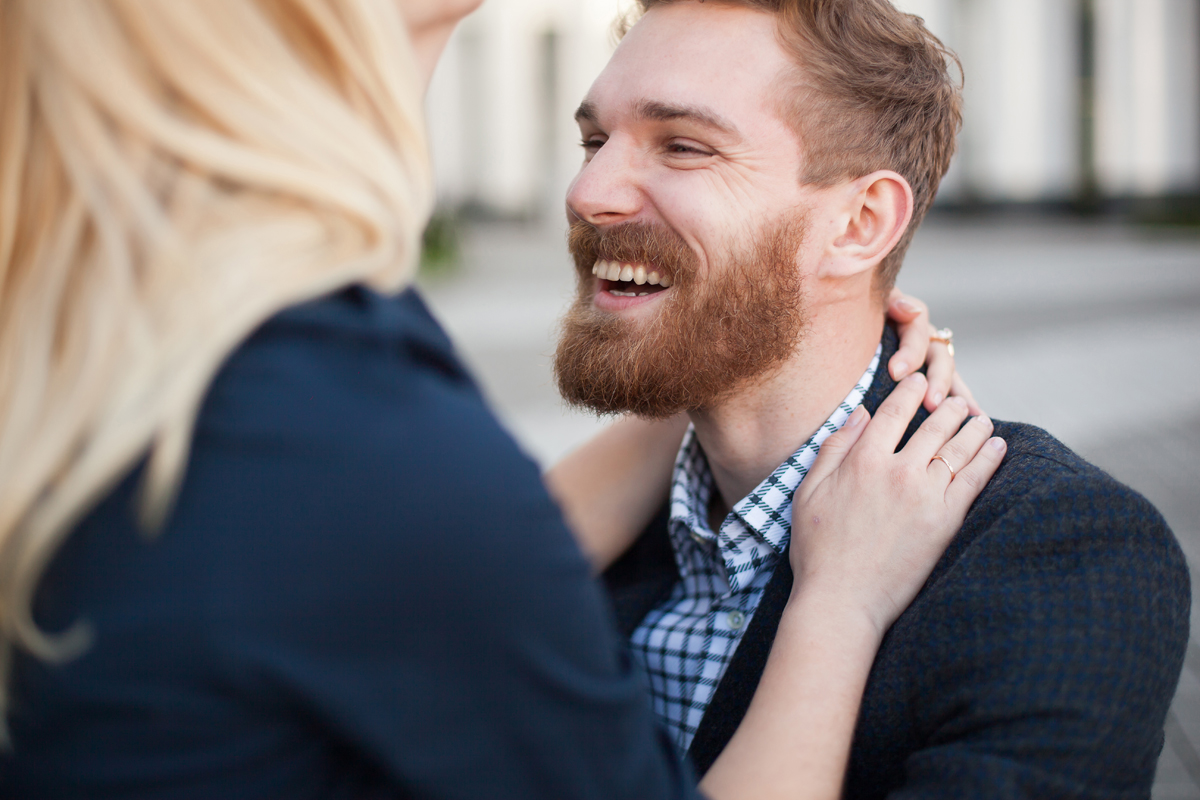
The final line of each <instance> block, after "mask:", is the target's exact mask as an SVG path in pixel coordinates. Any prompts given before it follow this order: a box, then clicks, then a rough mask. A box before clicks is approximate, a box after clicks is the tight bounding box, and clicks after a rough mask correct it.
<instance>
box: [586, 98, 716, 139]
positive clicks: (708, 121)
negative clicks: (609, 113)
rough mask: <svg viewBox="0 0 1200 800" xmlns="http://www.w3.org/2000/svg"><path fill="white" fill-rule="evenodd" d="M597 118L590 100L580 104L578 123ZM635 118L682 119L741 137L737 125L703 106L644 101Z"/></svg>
mask: <svg viewBox="0 0 1200 800" xmlns="http://www.w3.org/2000/svg"><path fill="white" fill-rule="evenodd" d="M597 117H598V115H597V112H596V106H595V104H593V103H592V102H591V101H589V100H584V101H583V102H582V103H580V104H579V108H578V109H576V111H575V121H576V122H584V121H587V122H591V123H592V124H598V119H597ZM634 118H635V119H643V120H653V121H655V122H668V121H670V120H680V119H681V120H685V121H687V122H693V123H695V124H697V125H702V126H704V127H706V128H712V129H714V130H718V131H721V132H722V133H728V134H731V135H734V136H738V135H740V134H739V132H738V129H737V126H736V125H734V124H733V123H732V122H730V121H729V120H727V119H725V118H724V117H722V116H721V115H720V114H717V113H716V112H714V111H712V110H710V109H707V108H704V107H702V106H688V105H675V104H672V103H662V102H659V101H657V100H642V101H641V102H639V103H638V104H637V107H636V108H635V109H634Z"/></svg>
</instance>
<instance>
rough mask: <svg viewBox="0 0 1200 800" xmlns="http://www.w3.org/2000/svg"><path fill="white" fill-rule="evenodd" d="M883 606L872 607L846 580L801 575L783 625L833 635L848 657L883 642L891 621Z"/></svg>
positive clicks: (781, 622) (794, 586) (793, 587)
mask: <svg viewBox="0 0 1200 800" xmlns="http://www.w3.org/2000/svg"><path fill="white" fill-rule="evenodd" d="M884 617H885V615H884V614H883V613H882V612H881V610H880V609H877V608H872V606H871V603H870V602H869V601H868V600H867V599H866V598H864V597H861V596H858V595H856V593H855V592H854V591H853V590H850V589H848V588H847V587H846V586H845V584H844V583H841V582H836V581H823V580H821V579H819V578H811V579H805V578H802V577H799V576H798V577H797V578H796V580H795V582H794V583H793V585H792V593H791V595H790V596H789V598H788V603H787V606H786V607H785V608H784V610H783V615H782V616H781V617H780V620H779V626H780V628H784V627H790V628H795V629H798V630H804V631H808V632H810V633H811V632H818V631H819V632H821V634H822V635H828V636H831V637H833V639H834V640H836V642H837V643H838V645H839V650H840V651H842V652H845V653H846V654H847V656H851V657H853V656H856V655H858V654H860V653H862V652H869V653H870V654H871V656H872V658H873V657H874V653H875V651H876V650H878V649H879V644H880V642H882V641H883V634H884V633H886V632H887V629H888V627H889V622H888V621H885V618H884Z"/></svg>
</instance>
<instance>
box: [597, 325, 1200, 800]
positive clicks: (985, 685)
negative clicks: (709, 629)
mask: <svg viewBox="0 0 1200 800" xmlns="http://www.w3.org/2000/svg"><path fill="white" fill-rule="evenodd" d="M895 349H896V335H895V332H894V331H893V330H892V329H891V328H890V327H888V328H886V329H885V332H884V339H883V355H882V359H881V361H880V364H881V365H882V364H886V363H887V361H888V358H890V356H891V355H892V354H893V353H894V352H895ZM894 386H895V383H894V382H893V381H892V380H891V379H890V378H889V377H888V375H887V370H886V369H880V370H879V371H878V372H877V373H876V375H875V382H874V383H873V384H872V386H871V389H870V391H869V392H868V393H867V396H866V398H865V400H864V405H865V406H866V407H867V409H868V410H869V411H871V412H872V413H874V412H875V410H876V409H877V408H878V407H879V404H880V402H882V401H883V399H884V398H885V397H887V395H888V393H889V392H891V390H892V389H893V388H894ZM925 416H926V414H925V412H924V411H923V410H922V411H921V412H920V413H919V414H918V415H917V417H916V418H914V420H913V422H912V425H911V426H910V428H909V430H908V433H907V434H906V436H905V440H907V438H908V435H911V433H912V432H913V431H914V430H915V429H916V426H917V425H919V424H920V422H921V421H922V420H923V419H924V418H925ZM996 434H997V435H999V436H1003V437H1004V438H1005V440H1007V442H1008V452H1007V454H1006V456H1005V459H1004V462H1003V464H1002V465H1001V467H1000V469H999V471H998V472H997V474H996V475H995V477H994V478H993V479H992V481H991V483H990V484H989V485H988V486H987V487H986V488H985V489H984V491H983V493H982V494H981V495H980V497H979V498H978V499H977V500H976V502H975V504H974V506H972V508H971V510H970V512H969V513H968V515H967V518H966V521H965V523H964V524H963V527H962V529H961V530H960V531H959V532H958V534H957V535H956V536H955V538H954V540H953V541H952V542H951V544H950V546H949V548H948V549H947V551H946V553H945V555H944V556H943V557H942V558H941V560H940V561H939V562H938V564H937V565H936V566H935V568H934V570H933V572H932V574H931V575H930V577H929V580H928V581H927V582H926V584H925V586H924V587H923V588H922V590H921V592H920V594H919V595H918V596H917V598H916V599H915V600H914V601H913V603H912V605H911V606H910V607H909V608H908V609H907V610H906V611H905V612H904V613H903V614H902V615H901V616H900V618H899V619H898V620H897V621H896V622H895V624H894V625H893V626H892V628H891V629H890V630H889V631H888V633H887V635H886V636H885V637H884V640H883V643H882V646H881V647H880V650H879V653H878V655H877V656H876V659H875V663H874V666H873V667H872V670H871V674H870V678H869V680H868V683H867V687H866V691H865V694H864V696H863V703H862V708H861V711H860V713H859V719H858V725H857V728H856V731H855V737H854V744H853V747H852V750H851V754H850V763H849V766H848V770H847V775H846V785H845V797H847V798H853V799H857V798H881V797H894V798H943V797H944V798H1039V800H1046V799H1047V798H1068V797H1071V798H1075V797H1078V798H1147V797H1149V796H1150V786H1151V783H1152V781H1153V779H1154V770H1155V765H1156V762H1157V758H1158V754H1159V752H1160V750H1161V749H1162V744H1163V722H1164V720H1165V717H1166V713H1167V708H1168V706H1169V704H1170V702H1171V698H1172V695H1173V694H1174V691H1175V685H1176V682H1177V681H1178V679H1179V671H1180V669H1181V667H1182V662H1183V655H1184V650H1185V648H1186V645H1187V637H1188V612H1189V609H1190V586H1189V579H1188V573H1187V568H1186V566H1185V563H1184V559H1183V555H1182V553H1181V551H1180V549H1179V545H1178V543H1177V542H1176V541H1175V538H1174V536H1173V535H1172V534H1171V531H1170V530H1169V529H1168V527H1167V525H1166V523H1165V521H1164V520H1163V518H1162V516H1161V515H1160V514H1159V513H1158V512H1157V511H1156V510H1155V508H1154V507H1153V506H1152V505H1150V503H1149V502H1148V501H1147V500H1146V499H1145V498H1143V497H1141V496H1140V495H1139V494H1137V493H1136V492H1134V491H1133V490H1132V489H1130V488H1128V487H1127V486H1124V485H1122V484H1120V483H1118V482H1117V481H1115V480H1114V479H1113V478H1111V477H1110V476H1109V475H1107V474H1106V473H1104V472H1103V471H1102V470H1100V469H1099V468H1097V467H1095V466H1093V465H1091V464H1089V463H1087V462H1086V461H1084V460H1083V459H1081V458H1080V457H1079V456H1077V455H1075V453H1073V452H1071V451H1070V450H1069V449H1067V448H1066V447H1065V446H1064V445H1063V444H1062V443H1060V442H1059V441H1057V440H1056V439H1054V438H1053V437H1052V436H1050V435H1049V434H1048V433H1046V432H1045V431H1043V430H1041V429H1039V428H1035V427H1033V426H1030V425H1023V424H1020V423H1011V422H997V423H996ZM667 518H668V508H667V506H664V507H663V509H662V510H661V511H660V513H659V515H658V516H657V518H656V519H655V520H654V521H653V522H652V523H651V524H650V526H649V527H648V528H647V529H646V530H645V531H644V533H643V534H642V536H641V538H640V539H639V540H638V542H637V543H636V544H635V545H634V546H633V547H632V548H631V549H630V550H629V552H627V553H626V554H625V556H624V557H622V559H621V560H619V561H618V562H617V563H615V564H614V565H613V566H612V567H611V568H610V569H609V570H608V572H607V573H606V574H605V576H604V577H605V582H606V584H607V586H608V588H609V591H610V593H611V595H612V597H613V601H614V605H615V609H616V613H617V618H618V623H619V625H620V627H621V629H622V631H623V632H624V633H625V634H626V636H628V635H629V634H631V633H632V632H633V630H634V629H635V628H636V627H637V625H638V623H639V622H641V620H642V619H643V618H644V617H645V615H646V614H647V613H648V612H649V611H650V610H651V609H652V608H654V607H655V606H657V605H658V604H659V603H661V602H662V601H663V600H665V599H666V597H667V595H668V594H669V593H670V590H671V587H672V586H673V585H674V583H675V582H676V581H677V580H678V573H677V571H676V567H675V562H674V556H673V553H672V549H671V544H670V541H669V539H668V536H667ZM791 586H792V570H791V568H790V566H789V564H788V561H787V559H786V558H785V559H783V560H781V561H780V563H779V565H778V566H777V568H776V570H775V573H774V575H773V576H772V578H771V581H770V583H769V584H768V586H767V588H766V590H765V592H764V595H763V598H762V602H761V604H760V605H759V607H758V611H757V612H756V613H755V615H754V617H753V619H752V620H751V623H750V627H749V628H748V629H747V631H746V633H745V635H744V638H743V639H742V642H741V643H740V645H739V646H738V649H737V651H736V652H735V653H734V656H733V660H732V661H731V662H730V664H729V668H728V670H727V671H726V673H725V676H724V678H723V679H722V681H721V683H720V685H719V686H718V687H717V690H716V693H715V695H714V697H713V700H712V703H711V704H710V705H709V708H708V710H707V712H706V714H705V716H704V718H703V720H702V721H701V724H700V728H699V730H698V731H697V733H696V736H695V739H694V740H693V742H692V745H691V748H690V750H689V756H690V757H691V759H692V763H693V765H694V766H695V768H696V770H697V772H698V773H699V774H703V773H704V772H706V771H707V770H708V768H709V767H710V766H711V765H712V763H713V761H714V760H715V759H716V757H717V756H718V755H719V754H720V753H721V751H722V750H723V749H724V747H725V745H726V744H727V743H728V742H729V739H730V737H731V736H732V735H733V732H734V730H735V729H736V728H737V725H738V724H739V723H740V722H741V720H742V717H743V716H744V715H745V713H746V709H747V708H748V706H749V704H750V699H751V697H752V696H753V694H754V690H755V688H756V687H757V685H758V680H759V678H760V676H761V674H762V670H763V667H764V665H765V663H766V659H767V655H768V653H769V651H770V648H771V642H772V640H773V638H774V635H775V630H776V628H777V626H778V624H779V618H780V615H781V613H782V611H783V607H784V605H785V604H786V602H787V599H788V595H789V592H790V591H791Z"/></svg>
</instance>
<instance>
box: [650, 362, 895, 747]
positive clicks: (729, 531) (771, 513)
mask: <svg viewBox="0 0 1200 800" xmlns="http://www.w3.org/2000/svg"><path fill="white" fill-rule="evenodd" d="M879 353H880V351H879V349H876V351H875V357H874V358H873V359H872V360H871V364H870V366H868V367H867V369H866V371H865V372H864V373H863V375H862V378H860V379H859V381H858V383H857V384H856V385H855V387H854V389H852V390H851V392H850V394H848V395H846V399H845V400H843V401H842V402H841V403H839V404H838V407H837V409H836V410H835V411H834V412H833V414H831V415H830V417H829V419H827V420H826V421H825V423H824V424H823V425H821V427H820V428H818V429H817V432H816V433H814V434H813V436H812V438H810V439H809V440H808V441H807V442H805V443H804V444H803V445H802V446H801V447H800V449H799V450H797V451H796V452H795V453H794V454H793V455H792V456H791V457H790V458H788V460H787V461H785V462H784V463H782V464H780V465H779V466H778V467H777V468H776V469H775V471H774V472H772V473H771V475H770V476H769V477H768V478H767V479H766V480H764V481H763V482H762V483H760V484H759V485H758V486H757V487H756V488H755V489H754V491H752V492H751V493H750V494H749V495H747V496H746V497H744V498H742V499H741V500H740V501H738V502H737V504H736V505H734V506H733V510H732V511H730V512H729V514H728V515H727V516H726V517H725V520H724V521H723V522H722V523H721V526H720V528H719V530H717V531H716V532H713V531H712V530H710V528H709V525H708V508H709V499H710V498H711V496H712V491H713V478H712V472H711V470H710V469H709V467H708V459H707V458H706V457H705V455H704V450H703V449H702V448H701V447H700V442H699V441H698V440H697V439H696V432H695V429H694V428H689V430H688V432H687V435H686V436H685V437H684V440H683V445H682V447H681V448H680V450H679V455H678V456H677V457H676V459H675V478H674V483H673V485H672V487H671V519H670V523H669V525H668V529H669V531H670V536H671V543H672V545H673V546H674V549H675V561H676V564H677V565H678V567H679V574H680V581H679V583H677V584H676V585H675V588H674V590H673V591H672V593H671V596H670V597H669V598H668V599H667V600H666V601H665V602H663V604H662V605H660V606H659V607H658V608H656V609H654V610H653V611H651V612H650V613H649V614H648V615H647V616H646V618H645V619H644V620H642V624H641V625H639V626H638V628H637V630H635V631H634V633H633V636H632V637H631V639H630V641H631V648H632V652H633V657H634V659H635V660H636V661H638V662H639V663H641V665H642V666H643V667H644V669H645V671H646V675H647V677H648V679H649V688H650V695H651V698H652V701H653V705H654V710H655V712H656V713H657V714H658V716H659V717H660V718H661V719H662V721H663V722H664V723H665V724H666V725H667V728H668V729H669V730H670V732H671V734H672V736H673V737H674V739H675V743H676V745H678V747H679V749H680V751H683V752H686V751H687V749H688V747H689V745H690V744H691V742H692V737H693V736H695V734H696V729H697V728H698V727H699V725H700V720H701V718H702V717H703V716H704V711H705V709H707V708H708V704H709V702H710V701H711V700H712V696H713V692H714V691H715V690H716V688H717V684H718V683H720V681H721V677H722V676H723V675H724V674H725V669H726V667H728V666H729V660H730V659H731V658H732V657H733V652H734V650H736V649H737V645H738V642H740V641H741V638H742V634H743V633H744V632H745V630H746V626H747V625H748V624H749V622H750V618H751V617H752V616H753V615H754V611H755V609H757V608H758V603H759V600H760V599H761V598H762V593H763V589H764V588H765V587H766V585H767V581H768V580H770V578H771V574H772V572H774V568H775V564H776V562H777V561H778V559H779V557H780V556H781V555H782V554H783V553H784V552H786V550H787V546H788V542H789V541H790V539H791V533H792V496H793V495H794V494H795V491H796V487H797V486H799V485H800V482H801V481H802V480H804V476H805V475H806V474H807V473H808V470H809V468H810V467H811V466H812V463H813V461H814V460H816V457H817V452H818V451H819V450H820V448H821V443H822V442H824V441H825V440H826V439H827V438H828V437H829V436H830V435H831V434H833V433H836V432H837V431H838V430H839V429H841V427H842V425H844V424H845V423H846V420H847V419H848V418H849V416H850V414H851V413H852V412H853V411H854V409H855V408H856V407H857V406H858V405H859V404H860V403H861V402H862V399H863V396H864V395H865V394H866V392H867V389H868V388H869V387H870V385H871V381H872V380H874V378H875V370H876V369H877V368H878V366H879Z"/></svg>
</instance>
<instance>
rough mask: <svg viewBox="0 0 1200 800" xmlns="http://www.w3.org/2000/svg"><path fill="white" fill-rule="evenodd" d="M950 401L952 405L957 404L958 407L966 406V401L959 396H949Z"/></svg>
mask: <svg viewBox="0 0 1200 800" xmlns="http://www.w3.org/2000/svg"><path fill="white" fill-rule="evenodd" d="M938 397H941V395H938ZM950 402H951V403H954V405H956V406H958V407H959V408H966V407H967V401H966V400H963V399H962V398H961V397H958V396H955V397H951V398H950Z"/></svg>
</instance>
